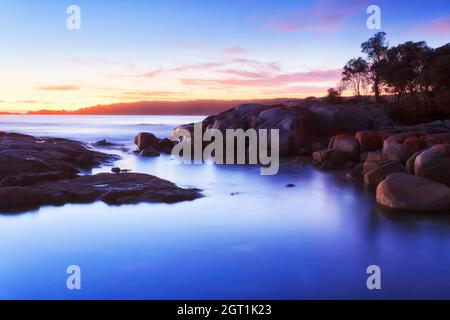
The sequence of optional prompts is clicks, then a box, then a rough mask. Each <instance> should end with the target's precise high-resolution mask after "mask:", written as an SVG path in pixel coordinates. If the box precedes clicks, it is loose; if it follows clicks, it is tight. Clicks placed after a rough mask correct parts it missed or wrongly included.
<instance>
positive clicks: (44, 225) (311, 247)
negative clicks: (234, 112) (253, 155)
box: [0, 116, 450, 299]
mask: <svg viewBox="0 0 450 320" xmlns="http://www.w3.org/2000/svg"><path fill="white" fill-rule="evenodd" d="M200 119H201V117H160V116H158V117H153V116H0V131H11V132H21V133H28V134H33V135H38V136H57V137H66V138H74V139H77V140H81V141H85V142H89V143H92V142H95V141H97V140H100V139H105V138H106V139H107V140H109V141H112V142H117V143H124V144H126V145H127V146H128V147H130V148H133V139H134V136H135V135H136V134H137V133H138V132H141V131H150V132H154V133H156V134H157V135H158V136H160V137H165V136H168V135H169V133H170V130H171V129H172V128H173V127H174V126H176V125H177V124H182V123H188V122H193V121H198V120H200ZM116 152H119V151H116ZM119 154H120V155H121V156H122V160H119V161H118V162H117V163H116V165H118V166H120V167H121V168H124V169H125V168H126V169H132V170H133V171H138V172H146V173H150V174H154V175H157V176H159V177H161V178H166V179H169V180H171V181H173V182H175V183H177V184H179V185H182V186H194V187H197V188H200V189H202V190H203V193H204V195H205V197H204V198H202V199H198V200H195V201H191V202H183V203H178V204H173V205H167V204H139V205H127V206H121V207H109V206H107V205H105V204H103V203H100V202H98V203H95V204H89V205H66V206H64V207H43V208H41V209H39V210H36V211H33V212H27V213H23V214H20V215H0V298H6V299H22V298H25V299H47V298H56V299H81V298H85V299H93V298H103V299H117V298H124V299H312V298H333V299H342V298H369V299H372V298H373V299H378V298H450V218H449V216H450V215H447V216H445V215H433V216H427V215H407V214H405V213H403V214H392V213H391V214H389V213H387V212H384V211H383V210H381V209H379V208H377V206H376V204H375V201H374V195H373V193H372V192H369V191H367V190H366V189H365V188H364V187H363V186H362V184H361V182H359V181H356V180H351V179H349V178H347V177H345V174H340V173H323V172H319V171H316V170H315V169H313V168H310V167H304V168H303V167H300V166H295V165H292V164H290V163H288V162H286V163H283V165H282V167H281V170H280V173H279V174H278V175H276V176H261V175H260V174H259V168H258V167H242V166H214V165H196V166H194V165H191V166H188V165H181V164H180V163H179V162H178V161H176V160H174V159H171V157H169V156H163V157H161V158H157V159H139V158H136V157H135V156H134V155H132V154H128V153H123V152H119ZM109 170H110V167H102V168H98V169H95V170H94V173H96V172H107V171H109ZM289 183H293V184H295V185H296V187H295V188H286V187H285V186H286V185H287V184H289ZM69 265H79V266H80V267H81V271H82V282H81V283H82V289H81V290H80V291H69V290H67V288H66V279H67V276H68V275H67V274H66V268H67V266H69ZM369 265H379V266H380V267H381V270H382V290H380V291H369V290H368V289H367V287H366V279H367V277H368V275H367V274H366V269H367V267H368V266H369Z"/></svg>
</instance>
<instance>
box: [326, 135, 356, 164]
mask: <svg viewBox="0 0 450 320" xmlns="http://www.w3.org/2000/svg"><path fill="white" fill-rule="evenodd" d="M328 148H329V149H335V150H340V151H344V152H347V153H349V154H351V156H352V158H353V159H354V160H357V159H359V150H360V148H359V142H358V140H357V139H356V138H355V137H353V136H350V135H345V134H341V135H337V136H334V137H332V138H331V139H330V143H329V145H328Z"/></svg>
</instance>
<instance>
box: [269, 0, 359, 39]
mask: <svg viewBox="0 0 450 320" xmlns="http://www.w3.org/2000/svg"><path fill="white" fill-rule="evenodd" d="M365 3H366V1H361V0H354V1H349V0H344V1H333V0H320V1H318V2H317V3H316V5H315V6H314V7H313V8H312V9H309V10H298V11H291V12H288V13H286V14H284V15H281V16H276V17H272V18H271V19H269V21H268V22H267V25H268V26H269V27H270V28H271V29H273V30H276V31H280V32H295V31H320V32H337V31H340V30H342V29H343V28H344V22H345V19H346V18H348V17H351V16H353V15H354V14H355V13H356V12H358V10H360V9H362V8H364V4H365Z"/></svg>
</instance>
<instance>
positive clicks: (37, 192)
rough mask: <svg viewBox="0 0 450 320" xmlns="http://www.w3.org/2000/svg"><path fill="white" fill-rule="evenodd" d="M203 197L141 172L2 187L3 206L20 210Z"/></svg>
mask: <svg viewBox="0 0 450 320" xmlns="http://www.w3.org/2000/svg"><path fill="white" fill-rule="evenodd" d="M199 197H201V194H200V191H199V190H198V189H193V188H189V189H183V188H179V187H177V186H176V185H175V184H173V183H172V182H169V181H166V180H163V179H159V178H157V177H154V176H151V175H147V174H141V173H119V174H112V173H101V174H97V175H85V176H79V177H75V178H72V179H64V180H54V179H46V180H40V181H37V182H36V183H26V184H17V185H15V186H3V187H0V199H1V200H0V210H1V211H2V212H20V211H23V210H30V209H34V208H38V207H40V206H44V205H57V206H58V205H64V204H67V203H91V202H94V201H103V202H105V203H107V204H110V205H122V204H131V203H141V202H163V203H174V202H180V201H186V200H194V199H197V198H199Z"/></svg>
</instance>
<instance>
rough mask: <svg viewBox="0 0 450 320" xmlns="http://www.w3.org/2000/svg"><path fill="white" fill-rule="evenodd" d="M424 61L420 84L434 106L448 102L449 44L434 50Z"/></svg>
mask: <svg viewBox="0 0 450 320" xmlns="http://www.w3.org/2000/svg"><path fill="white" fill-rule="evenodd" d="M429 56H430V58H429V59H427V60H426V63H425V67H424V71H423V73H422V77H421V82H422V83H423V86H424V88H425V90H426V92H427V94H428V97H429V98H430V99H432V100H433V102H434V104H435V105H446V104H447V105H448V102H449V101H450V43H447V44H446V45H444V46H442V47H439V48H436V49H434V50H433V51H432V52H431V53H430V54H429Z"/></svg>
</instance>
